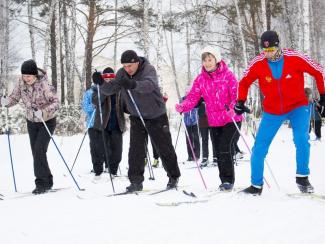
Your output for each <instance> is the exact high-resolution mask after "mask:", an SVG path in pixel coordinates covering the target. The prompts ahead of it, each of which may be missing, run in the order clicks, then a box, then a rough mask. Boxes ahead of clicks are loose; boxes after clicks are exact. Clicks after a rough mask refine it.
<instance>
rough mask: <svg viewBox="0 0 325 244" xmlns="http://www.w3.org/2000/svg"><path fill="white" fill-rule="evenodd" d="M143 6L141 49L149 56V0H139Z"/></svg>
mask: <svg viewBox="0 0 325 244" xmlns="http://www.w3.org/2000/svg"><path fill="white" fill-rule="evenodd" d="M141 1H142V7H143V21H142V31H143V50H144V56H145V57H146V58H147V59H148V58H149V13H148V11H149V0H141Z"/></svg>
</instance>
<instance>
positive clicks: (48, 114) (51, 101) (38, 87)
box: [7, 74, 59, 122]
mask: <svg viewBox="0 0 325 244" xmlns="http://www.w3.org/2000/svg"><path fill="white" fill-rule="evenodd" d="M8 99H9V104H8V106H7V107H11V106H14V105H16V104H17V103H18V102H19V101H20V100H21V101H22V105H23V106H24V107H25V109H26V119H27V120H29V121H31V122H42V121H41V120H40V119H38V118H36V117H35V116H34V113H33V110H34V109H37V110H39V109H40V110H42V112H43V119H44V121H48V120H50V119H53V118H54V117H56V116H57V112H58V110H59V99H58V97H57V95H56V92H55V90H54V87H53V86H51V85H49V84H48V81H47V76H46V75H44V74H42V75H39V78H38V79H37V80H36V81H35V83H34V84H33V85H31V86H30V85H27V84H25V82H24V81H23V80H22V79H19V82H18V84H17V85H16V87H15V88H14V90H13V91H12V93H11V94H10V96H9V97H8Z"/></svg>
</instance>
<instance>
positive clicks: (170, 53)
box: [164, 0, 181, 99]
mask: <svg viewBox="0 0 325 244" xmlns="http://www.w3.org/2000/svg"><path fill="white" fill-rule="evenodd" d="M169 11H170V12H172V1H171V0H170V1H169ZM164 34H165V40H166V46H167V52H168V56H169V59H170V62H171V67H172V72H173V76H174V83H175V88H176V93H177V97H178V99H180V98H181V94H180V90H179V86H178V82H177V72H176V65H175V57H174V38H173V31H172V30H170V48H169V47H168V41H167V35H166V29H164Z"/></svg>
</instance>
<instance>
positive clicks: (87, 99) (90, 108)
mask: <svg viewBox="0 0 325 244" xmlns="http://www.w3.org/2000/svg"><path fill="white" fill-rule="evenodd" d="M92 95H93V89H92V88H90V89H88V90H87V91H86V92H85V94H84V97H83V100H82V105H81V106H82V110H83V111H84V112H85V113H86V121H87V128H92V127H93V126H94V118H95V116H94V115H93V113H94V111H95V110H96V109H95V106H94V105H93V104H92ZM91 118H92V120H91V121H90V119H91Z"/></svg>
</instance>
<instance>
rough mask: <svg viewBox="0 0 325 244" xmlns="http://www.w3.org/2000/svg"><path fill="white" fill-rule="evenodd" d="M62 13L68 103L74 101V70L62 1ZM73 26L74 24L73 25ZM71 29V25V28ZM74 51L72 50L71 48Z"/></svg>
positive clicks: (64, 8) (65, 13)
mask: <svg viewBox="0 0 325 244" xmlns="http://www.w3.org/2000/svg"><path fill="white" fill-rule="evenodd" d="M62 14H63V32H64V49H65V64H66V65H65V67H66V77H67V102H68V105H71V104H73V103H74V80H73V77H72V76H71V73H72V71H73V70H74V68H73V66H72V67H71V65H73V64H72V59H71V56H72V55H71V54H72V50H71V48H72V45H69V29H68V24H67V18H68V17H67V6H66V4H65V3H63V6H62ZM74 27H75V26H74ZM71 29H73V27H72V28H71ZM73 52H74V50H73Z"/></svg>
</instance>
